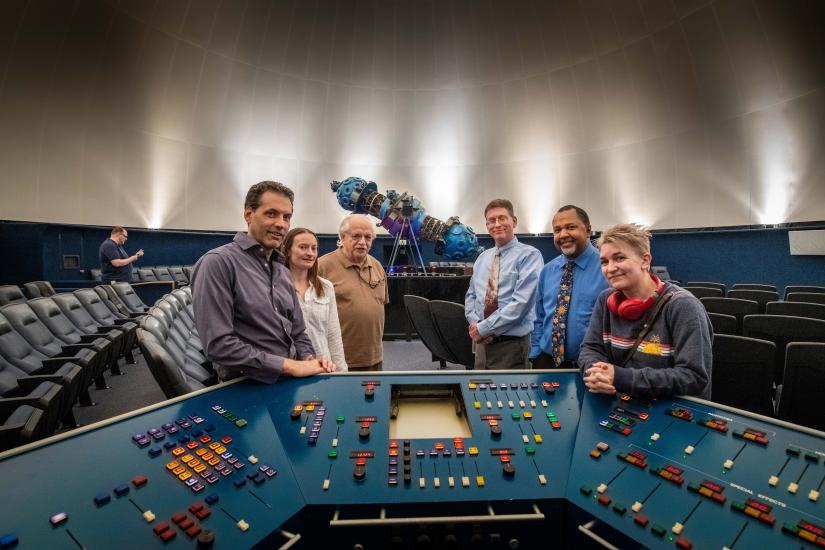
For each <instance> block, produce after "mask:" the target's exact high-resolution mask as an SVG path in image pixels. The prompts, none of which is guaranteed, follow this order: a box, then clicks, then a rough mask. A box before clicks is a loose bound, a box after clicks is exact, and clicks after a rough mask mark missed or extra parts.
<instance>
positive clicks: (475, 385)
mask: <svg viewBox="0 0 825 550" xmlns="http://www.w3.org/2000/svg"><path fill="white" fill-rule="evenodd" d="M544 383H545V384H547V382H544ZM550 384H551V385H553V387H556V388H558V387H559V383H558V382H550ZM467 387H469V388H470V389H471V390H481V391H483V390H499V389H500V390H507V389H510V390H517V389H519V388H521V389H523V390H526V389H527V388H528V387H529V388H533V389H536V388H538V387H539V385H538V384H537V383H535V382H530V384H529V385H528V384H527V382H522V383H521V384H516V383H514V382H511V383H509V384H508V383H507V382H503V383H501V384H494V383H492V382H489V383H484V382H472V381H471V382H470V383H469V384H468V385H467Z"/></svg>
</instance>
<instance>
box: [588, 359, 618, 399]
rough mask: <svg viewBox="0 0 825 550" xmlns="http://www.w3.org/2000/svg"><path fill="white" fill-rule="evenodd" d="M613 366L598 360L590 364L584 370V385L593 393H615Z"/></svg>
mask: <svg viewBox="0 0 825 550" xmlns="http://www.w3.org/2000/svg"><path fill="white" fill-rule="evenodd" d="M615 368H616V367H615V366H613V365H612V364H610V363H605V362H604V361H598V362H596V363H593V364H592V365H590V368H589V369H587V370H586V371H584V385H585V386H587V389H588V390H590V391H591V392H593V393H606V394H611V395H612V394H614V393H616V388H615V387H614V386H613V375H614V370H615Z"/></svg>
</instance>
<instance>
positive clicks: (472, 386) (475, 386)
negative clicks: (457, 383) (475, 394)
mask: <svg viewBox="0 0 825 550" xmlns="http://www.w3.org/2000/svg"><path fill="white" fill-rule="evenodd" d="M468 386H469V388H470V389H471V390H474V389H476V388H477V387H478V384H476V383H475V382H470V383H469V384H468Z"/></svg>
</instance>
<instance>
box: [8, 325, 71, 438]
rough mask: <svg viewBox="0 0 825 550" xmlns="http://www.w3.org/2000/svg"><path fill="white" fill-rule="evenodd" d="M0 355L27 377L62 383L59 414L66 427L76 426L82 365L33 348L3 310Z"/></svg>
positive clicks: (67, 358)
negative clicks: (75, 409)
mask: <svg viewBox="0 0 825 550" xmlns="http://www.w3.org/2000/svg"><path fill="white" fill-rule="evenodd" d="M0 357H2V358H3V359H5V360H6V362H8V363H10V364H12V365H13V366H15V367H17V368H18V369H19V370H21V371H23V372H25V373H26V374H27V375H28V376H38V379H40V380H42V381H44V382H54V383H55V384H59V385H60V386H61V387H62V388H63V399H62V402H61V416H60V418H61V420H62V422H63V425H64V426H66V427H74V426H76V425H77V422H76V421H75V418H74V413H73V412H72V407H73V406H74V404H75V402H76V401H77V398H78V395H79V394H80V390H81V382H82V380H83V367H81V366H80V365H76V364H74V363H73V362H72V358H69V357H56V358H49V357H47V356H46V355H44V354H42V353H40V352H39V351H37V350H36V349H34V348H33V347H32V346H31V344H29V343H28V342H27V341H26V340H25V339H24V338H23V337H22V336H20V335H19V334H17V332H15V330H14V328H12V325H11V323H9V321H8V319H6V317H5V316H4V315H3V314H2V312H0Z"/></svg>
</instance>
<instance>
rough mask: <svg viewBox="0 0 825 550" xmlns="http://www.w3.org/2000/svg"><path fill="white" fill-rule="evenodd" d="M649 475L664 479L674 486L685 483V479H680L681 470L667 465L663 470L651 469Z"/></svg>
mask: <svg viewBox="0 0 825 550" xmlns="http://www.w3.org/2000/svg"><path fill="white" fill-rule="evenodd" d="M650 473H651V474H653V475H658V476H659V477H661V478H662V479H666V480H668V481H670V482H672V483H675V484H676V485H681V484H682V483H684V482H685V479H684V478H683V477H682V473H683V472H682V469H681V468H677V467H676V466H671V465H668V466H665V467H663V468H651V469H650Z"/></svg>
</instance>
